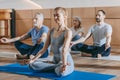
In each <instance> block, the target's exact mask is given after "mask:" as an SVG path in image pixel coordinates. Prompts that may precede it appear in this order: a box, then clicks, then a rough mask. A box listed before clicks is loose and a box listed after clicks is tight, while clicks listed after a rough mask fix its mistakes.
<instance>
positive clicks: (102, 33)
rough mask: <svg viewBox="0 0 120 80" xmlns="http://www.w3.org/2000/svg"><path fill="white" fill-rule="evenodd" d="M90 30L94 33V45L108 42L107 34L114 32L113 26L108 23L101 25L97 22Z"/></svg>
mask: <svg viewBox="0 0 120 80" xmlns="http://www.w3.org/2000/svg"><path fill="white" fill-rule="evenodd" d="M88 32H90V33H92V36H93V45H94V46H102V45H103V44H105V43H106V34H107V33H112V27H111V25H109V24H107V23H103V24H101V25H98V24H95V25H93V26H92V27H91V28H90V29H89V31H88Z"/></svg>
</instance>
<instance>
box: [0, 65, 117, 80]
mask: <svg viewBox="0 0 120 80" xmlns="http://www.w3.org/2000/svg"><path fill="white" fill-rule="evenodd" d="M0 72H9V73H14V74H21V75H27V76H33V77H41V78H48V79H52V80H110V79H111V78H113V77H115V76H114V75H108V74H99V73H94V72H84V71H74V72H73V73H72V74H70V75H68V76H65V77H58V76H57V75H56V74H55V73H50V72H49V73H45V72H34V71H32V70H30V69H29V67H28V65H24V66H23V65H20V64H19V63H13V64H8V65H3V66H0Z"/></svg>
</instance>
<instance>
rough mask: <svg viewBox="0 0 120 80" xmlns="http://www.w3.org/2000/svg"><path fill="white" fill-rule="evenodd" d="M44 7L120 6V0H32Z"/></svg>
mask: <svg viewBox="0 0 120 80" xmlns="http://www.w3.org/2000/svg"><path fill="white" fill-rule="evenodd" d="M31 1H34V2H36V3H37V4H39V5H41V6H42V7H43V8H55V7H57V6H62V7H67V8H73V7H103V6H120V0H31Z"/></svg>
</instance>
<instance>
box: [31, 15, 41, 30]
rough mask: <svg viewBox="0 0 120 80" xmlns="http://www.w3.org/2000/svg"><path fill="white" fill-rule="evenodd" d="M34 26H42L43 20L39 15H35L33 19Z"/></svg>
mask: <svg viewBox="0 0 120 80" xmlns="http://www.w3.org/2000/svg"><path fill="white" fill-rule="evenodd" d="M33 23H34V26H35V27H37V28H40V27H41V26H42V23H43V20H42V19H40V15H36V16H35V18H34V19H33Z"/></svg>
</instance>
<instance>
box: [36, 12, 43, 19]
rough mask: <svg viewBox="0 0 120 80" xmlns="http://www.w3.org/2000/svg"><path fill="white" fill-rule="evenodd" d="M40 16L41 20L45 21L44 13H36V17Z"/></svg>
mask: <svg viewBox="0 0 120 80" xmlns="http://www.w3.org/2000/svg"><path fill="white" fill-rule="evenodd" d="M37 15H38V16H39V18H40V20H44V15H43V14H42V13H36V16H37Z"/></svg>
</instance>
